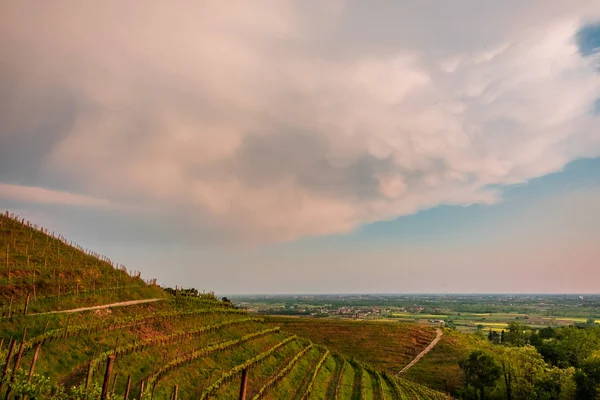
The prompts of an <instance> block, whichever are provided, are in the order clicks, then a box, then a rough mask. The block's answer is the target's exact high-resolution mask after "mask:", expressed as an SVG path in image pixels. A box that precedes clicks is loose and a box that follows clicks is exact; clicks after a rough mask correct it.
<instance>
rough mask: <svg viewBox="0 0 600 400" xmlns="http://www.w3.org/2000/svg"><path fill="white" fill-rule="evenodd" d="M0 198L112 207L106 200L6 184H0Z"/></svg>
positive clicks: (29, 201)
mask: <svg viewBox="0 0 600 400" xmlns="http://www.w3.org/2000/svg"><path fill="white" fill-rule="evenodd" d="M0 198H4V199H8V200H12V201H18V202H24V203H41V204H59V205H65V206H86V207H99V208H112V207H113V204H112V203H111V202H110V201H108V200H106V199H99V198H94V197H89V196H83V195H79V194H74V193H68V192H61V191H57V190H49V189H44V188H40V187H30V186H20V185H10V184H6V183H0Z"/></svg>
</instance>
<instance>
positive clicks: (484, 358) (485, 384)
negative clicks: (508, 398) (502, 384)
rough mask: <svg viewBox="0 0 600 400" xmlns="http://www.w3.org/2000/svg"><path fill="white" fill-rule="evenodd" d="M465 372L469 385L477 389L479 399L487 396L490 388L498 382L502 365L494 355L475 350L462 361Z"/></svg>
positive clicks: (461, 365)
mask: <svg viewBox="0 0 600 400" xmlns="http://www.w3.org/2000/svg"><path fill="white" fill-rule="evenodd" d="M460 367H461V369H462V370H463V372H464V373H465V380H466V383H467V385H470V386H472V387H473V388H474V389H475V390H477V392H478V394H479V399H484V398H485V397H486V392H487V390H488V389H489V388H491V387H493V386H494V385H495V384H496V380H497V379H498V378H499V377H500V365H499V364H498V362H497V361H496V360H495V359H494V357H493V356H491V355H490V354H487V353H485V352H483V351H481V350H476V351H473V352H472V353H471V354H469V357H468V358H467V359H466V360H464V361H462V362H461V363H460Z"/></svg>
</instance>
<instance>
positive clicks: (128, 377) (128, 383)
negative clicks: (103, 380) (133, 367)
mask: <svg viewBox="0 0 600 400" xmlns="http://www.w3.org/2000/svg"><path fill="white" fill-rule="evenodd" d="M129 390H131V375H129V376H127V385H126V386H125V396H124V397H123V399H124V400H129Z"/></svg>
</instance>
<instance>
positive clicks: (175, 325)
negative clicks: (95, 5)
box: [0, 213, 447, 400]
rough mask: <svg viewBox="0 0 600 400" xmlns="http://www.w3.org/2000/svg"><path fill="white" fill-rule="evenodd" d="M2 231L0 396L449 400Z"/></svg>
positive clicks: (4, 223)
mask: <svg viewBox="0 0 600 400" xmlns="http://www.w3.org/2000/svg"><path fill="white" fill-rule="evenodd" d="M0 232H1V235H0V238H1V239H0V240H1V242H0V246H2V248H3V249H4V254H3V255H4V259H3V260H4V261H5V262H4V263H3V266H2V268H1V269H0V270H1V273H0V280H1V283H2V285H1V287H0V299H1V301H2V315H1V316H2V318H0V360H3V362H2V365H0V367H2V370H0V371H1V372H0V373H1V374H2V379H1V381H2V383H1V384H0V397H4V398H6V399H13V398H19V399H21V398H28V399H30V400H32V399H54V400H64V399H81V400H83V399H87V400H92V399H100V398H109V397H110V398H115V399H116V398H119V399H123V398H124V399H140V398H144V399H150V398H154V399H173V398H175V399H208V398H215V399H237V398H238V396H239V393H240V388H241V387H242V386H243V384H242V382H244V377H245V382H246V383H245V385H246V399H259V398H267V399H314V400H316V399H324V398H326V399H374V400H383V399H389V400H400V399H442V398H447V396H445V395H444V394H442V393H440V392H436V391H434V390H432V389H428V388H426V387H424V386H421V385H419V384H416V383H412V382H409V381H406V380H403V379H397V378H396V377H395V376H394V375H393V374H391V373H388V371H386V370H385V368H381V365H380V364H373V365H371V364H368V363H366V362H365V360H362V359H359V358H356V357H352V355H351V354H350V355H347V354H345V353H344V352H345V349H344V348H343V347H342V346H340V345H339V344H336V343H334V342H331V345H332V346H331V348H330V347H328V346H327V345H326V343H321V342H320V341H318V340H315V341H314V342H313V341H311V338H310V337H305V336H303V335H302V334H296V333H293V332H291V331H290V330H289V329H287V328H286V327H285V326H283V325H284V324H281V323H279V321H265V319H264V318H262V317H258V316H255V315H250V314H248V313H247V312H246V311H244V310H240V309H236V308H235V307H234V306H233V305H232V304H231V303H230V302H229V301H223V300H219V299H217V298H216V297H215V296H214V294H212V293H208V294H202V293H198V291H196V290H194V289H189V290H179V289H178V290H173V289H165V290H163V289H162V288H160V287H159V286H157V285H156V281H155V280H153V279H142V277H141V274H140V273H139V272H137V271H130V270H128V269H127V268H126V267H124V266H122V265H120V264H118V263H115V262H113V261H112V260H110V259H109V258H108V257H105V256H102V255H99V254H97V253H94V252H93V251H90V250H86V249H83V248H82V247H81V246H78V245H76V244H75V243H72V242H70V241H67V240H66V239H65V238H63V237H62V236H61V235H59V234H56V233H53V232H51V231H50V230H48V229H46V228H41V227H38V226H36V225H35V224H31V223H29V222H27V221H24V220H23V219H18V217H16V216H14V215H10V214H8V213H5V214H3V215H2V216H1V217H0ZM88 307H94V308H93V309H86V308H88ZM79 308H83V310H79V311H77V312H71V311H73V310H74V309H79ZM351 334H352V332H351V331H348V332H345V333H344V335H351ZM358 334H359V333H357V335H358ZM377 354H378V353H377V352H375V351H374V357H373V360H375V359H376V358H377V357H378V356H377ZM400 358H402V357H399V359H400ZM405 358H406V357H405ZM367 361H369V360H367ZM388 361H389V360H388Z"/></svg>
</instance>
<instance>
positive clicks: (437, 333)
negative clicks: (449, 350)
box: [398, 328, 444, 375]
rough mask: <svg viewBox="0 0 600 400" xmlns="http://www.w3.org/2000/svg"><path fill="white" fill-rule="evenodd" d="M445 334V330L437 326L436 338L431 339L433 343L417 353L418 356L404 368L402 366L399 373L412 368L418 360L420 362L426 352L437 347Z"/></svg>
mask: <svg viewBox="0 0 600 400" xmlns="http://www.w3.org/2000/svg"><path fill="white" fill-rule="evenodd" d="M443 335H444V331H443V330H442V329H441V328H437V331H436V334H435V338H434V339H433V340H432V341H431V343H429V345H428V346H427V347H425V349H424V350H423V351H422V352H420V353H419V354H417V356H416V357H415V358H414V359H413V360H412V361H411V362H409V363H408V365H406V366H405V367H404V368H402V369H401V370H400V372H398V375H400V374H402V373H404V372H406V371H408V370H409V369H410V367H412V366H413V365H415V364H416V363H417V362H419V360H420V359H421V358H423V356H425V354H427V353H429V352H430V351H431V349H433V348H434V347H435V345H436V344H438V342H439V341H440V339H441V338H442V336H443Z"/></svg>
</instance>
